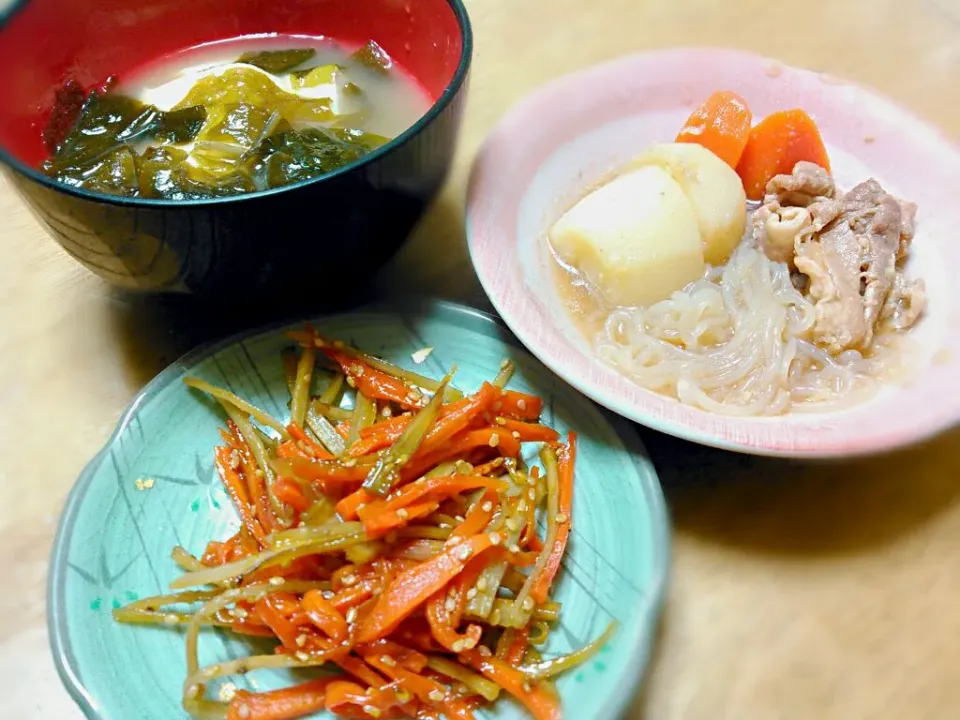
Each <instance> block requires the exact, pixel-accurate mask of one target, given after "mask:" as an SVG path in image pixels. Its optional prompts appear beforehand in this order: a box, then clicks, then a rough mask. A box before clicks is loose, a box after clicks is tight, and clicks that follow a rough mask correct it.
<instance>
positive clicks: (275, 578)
mask: <svg viewBox="0 0 960 720" xmlns="http://www.w3.org/2000/svg"><path fill="white" fill-rule="evenodd" d="M269 582H270V584H271V585H273V586H277V585H283V583H284V579H283V578H282V577H280V576H279V575H274V576H273V577H272V578H270V581H269Z"/></svg>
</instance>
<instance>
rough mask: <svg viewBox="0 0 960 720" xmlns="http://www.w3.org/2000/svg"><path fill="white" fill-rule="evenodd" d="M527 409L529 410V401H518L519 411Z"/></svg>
mask: <svg viewBox="0 0 960 720" xmlns="http://www.w3.org/2000/svg"><path fill="white" fill-rule="evenodd" d="M526 409H527V401H526V400H524V399H523V398H520V399H519V400H517V410H526Z"/></svg>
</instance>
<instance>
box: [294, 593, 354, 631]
mask: <svg viewBox="0 0 960 720" xmlns="http://www.w3.org/2000/svg"><path fill="white" fill-rule="evenodd" d="M300 604H301V605H302V606H303V609H304V611H305V612H306V613H307V617H309V618H310V621H311V622H312V623H313V624H314V625H316V626H317V628H319V629H320V630H321V631H322V632H324V633H325V634H326V636H327V637H328V638H330V639H331V640H333V641H335V642H340V641H342V640H344V639H345V638H346V637H347V632H348V628H347V621H346V620H345V619H344V617H343V615H341V614H340V612H339V611H338V610H337V609H336V608H335V607H334V606H333V605H332V604H331V602H330V601H329V600H327V599H326V598H325V597H324V596H323V593H321V592H320V591H319V590H310V591H309V592H307V593H305V594H304V596H303V598H302V599H301V600H300Z"/></svg>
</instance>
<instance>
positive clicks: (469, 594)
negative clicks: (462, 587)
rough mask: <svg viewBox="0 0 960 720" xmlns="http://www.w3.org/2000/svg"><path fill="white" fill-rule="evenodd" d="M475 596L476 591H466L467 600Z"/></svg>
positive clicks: (472, 589)
mask: <svg viewBox="0 0 960 720" xmlns="http://www.w3.org/2000/svg"><path fill="white" fill-rule="evenodd" d="M476 596H477V589H476V588H470V589H469V590H467V600H473V599H474V598H475V597H476Z"/></svg>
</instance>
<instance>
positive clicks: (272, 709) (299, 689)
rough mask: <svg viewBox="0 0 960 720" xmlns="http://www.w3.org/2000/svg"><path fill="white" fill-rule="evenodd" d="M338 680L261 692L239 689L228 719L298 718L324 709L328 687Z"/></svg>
mask: <svg viewBox="0 0 960 720" xmlns="http://www.w3.org/2000/svg"><path fill="white" fill-rule="evenodd" d="M335 680H336V678H320V679H318V680H310V681H308V682H305V683H300V684H299V685H294V686H293V687H287V688H282V689H280V690H271V691H270V692H262V693H252V692H249V691H248V690H238V691H237V694H236V695H234V696H233V699H232V700H231V701H230V705H229V706H228V708H227V720H251V718H255V719H256V720H296V718H302V717H305V716H307V715H311V714H313V713H315V712H319V711H321V710H323V709H324V703H325V696H326V690H327V686H328V685H330V683H332V682H334V681H335Z"/></svg>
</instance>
